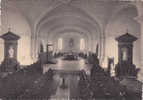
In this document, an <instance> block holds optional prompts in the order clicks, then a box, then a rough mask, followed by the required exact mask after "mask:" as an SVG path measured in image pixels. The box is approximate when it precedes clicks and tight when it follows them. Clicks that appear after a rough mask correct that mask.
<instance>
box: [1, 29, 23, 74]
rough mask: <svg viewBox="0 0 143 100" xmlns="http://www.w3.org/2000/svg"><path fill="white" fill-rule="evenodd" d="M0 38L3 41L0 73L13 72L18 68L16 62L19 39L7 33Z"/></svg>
mask: <svg viewBox="0 0 143 100" xmlns="http://www.w3.org/2000/svg"><path fill="white" fill-rule="evenodd" d="M1 38H2V39H3V40H4V60H3V62H2V64H1V71H2V72H15V71H16V70H17V68H18V66H19V63H18V61H17V46H18V40H19V39H20V37H19V36H18V35H16V34H14V33H12V32H10V31H8V32H7V33H5V34H4V35H2V36H1Z"/></svg>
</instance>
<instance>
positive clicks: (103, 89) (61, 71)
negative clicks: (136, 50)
mask: <svg viewBox="0 0 143 100" xmlns="http://www.w3.org/2000/svg"><path fill="white" fill-rule="evenodd" d="M90 59H94V62H92V63H94V64H95V65H94V67H92V68H91V69H90V67H89V62H90V61H88V63H87V62H85V59H83V58H79V60H75V61H73V60H71V61H70V60H68V61H67V60H63V59H62V57H60V58H56V61H57V63H56V64H44V67H43V68H42V67H41V62H40V60H39V61H38V62H37V63H35V64H32V65H30V66H27V67H26V68H24V69H21V70H19V71H17V72H14V73H13V74H8V75H6V76H5V75H1V80H0V88H1V90H0V98H2V100H3V99H4V100H5V99H6V100H9V99H14V100H15V99H17V100H25V99H34V100H41V99H44V100H63V99H64V100H79V99H81V100H87V99H95V100H141V98H140V95H141V94H140V92H139V91H140V90H136V89H135V88H134V89H131V90H130V89H128V88H129V87H128V86H127V87H126V85H125V86H124V85H123V84H121V83H120V82H119V80H117V79H114V78H113V77H110V76H109V75H108V74H107V71H105V70H104V69H103V68H102V67H101V66H100V65H99V64H98V59H97V58H96V56H95V55H94V54H93V55H92V56H91V57H90ZM54 60H55V59H54ZM90 63H91V62H90ZM73 66H74V67H73ZM123 83H125V82H123ZM134 84H138V85H139V84H140V83H139V82H138V83H136V82H135V83H134ZM128 85H129V84H128ZM11 86H12V87H11ZM138 88H140V87H138Z"/></svg>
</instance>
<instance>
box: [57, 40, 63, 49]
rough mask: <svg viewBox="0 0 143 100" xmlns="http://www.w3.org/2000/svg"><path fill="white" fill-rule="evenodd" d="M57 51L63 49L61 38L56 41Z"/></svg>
mask: <svg viewBox="0 0 143 100" xmlns="http://www.w3.org/2000/svg"><path fill="white" fill-rule="evenodd" d="M58 49H59V50H62V49H63V39H62V38H59V39H58Z"/></svg>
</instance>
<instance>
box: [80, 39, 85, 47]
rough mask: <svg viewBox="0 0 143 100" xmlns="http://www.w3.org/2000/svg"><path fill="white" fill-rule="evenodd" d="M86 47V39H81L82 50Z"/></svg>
mask: <svg viewBox="0 0 143 100" xmlns="http://www.w3.org/2000/svg"><path fill="white" fill-rule="evenodd" d="M84 49H85V40H84V39H83V38H81V39H80V50H84Z"/></svg>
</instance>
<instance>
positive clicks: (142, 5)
mask: <svg viewBox="0 0 143 100" xmlns="http://www.w3.org/2000/svg"><path fill="white" fill-rule="evenodd" d="M136 7H137V11H138V16H137V17H136V18H135V20H136V21H137V22H138V23H139V24H140V29H141V33H140V41H141V43H140V44H141V50H140V51H141V59H140V60H141V62H140V63H141V66H140V69H141V71H140V73H139V80H142V81H143V78H142V76H143V52H142V51H143V2H142V1H137V2H136Z"/></svg>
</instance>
